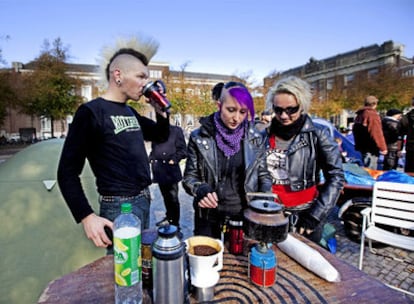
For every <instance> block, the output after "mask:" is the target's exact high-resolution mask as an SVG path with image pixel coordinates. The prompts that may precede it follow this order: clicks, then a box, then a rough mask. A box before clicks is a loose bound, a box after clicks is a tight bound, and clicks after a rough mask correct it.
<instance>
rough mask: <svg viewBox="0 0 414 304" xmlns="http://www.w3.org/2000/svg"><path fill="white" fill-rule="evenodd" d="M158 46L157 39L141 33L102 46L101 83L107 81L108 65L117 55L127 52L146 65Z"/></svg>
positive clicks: (104, 83) (106, 82) (105, 83)
mask: <svg viewBox="0 0 414 304" xmlns="http://www.w3.org/2000/svg"><path fill="white" fill-rule="evenodd" d="M158 47H159V43H158V41H156V40H155V39H154V38H152V37H148V36H143V35H142V34H139V35H136V36H133V37H128V38H118V39H117V41H116V44H115V45H112V46H109V45H107V46H104V47H103V48H102V51H101V56H100V57H101V58H100V64H99V70H100V75H101V77H100V79H101V82H102V84H103V85H107V84H108V81H109V66H110V65H111V63H112V62H113V61H114V59H115V58H116V57H118V56H119V55H123V54H127V55H131V56H134V57H135V58H137V59H139V60H140V61H141V62H142V63H143V64H144V65H148V64H149V62H150V61H151V58H152V57H153V56H154V55H155V53H156V52H157V50H158Z"/></svg>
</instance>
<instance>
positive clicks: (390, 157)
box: [382, 150, 398, 170]
mask: <svg viewBox="0 0 414 304" xmlns="http://www.w3.org/2000/svg"><path fill="white" fill-rule="evenodd" d="M397 166H398V156H397V151H389V150H388V153H387V155H385V156H384V165H383V167H382V169H383V170H392V169H394V170H395V169H397Z"/></svg>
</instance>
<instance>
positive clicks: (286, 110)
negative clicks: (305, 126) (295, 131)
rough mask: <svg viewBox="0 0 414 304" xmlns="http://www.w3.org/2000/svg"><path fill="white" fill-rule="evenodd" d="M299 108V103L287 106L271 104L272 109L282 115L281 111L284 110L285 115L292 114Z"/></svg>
mask: <svg viewBox="0 0 414 304" xmlns="http://www.w3.org/2000/svg"><path fill="white" fill-rule="evenodd" d="M299 108H300V106H299V105H297V106H296V107H287V108H281V107H275V106H273V111H274V112H275V113H276V114H277V115H282V113H283V112H285V113H286V114H287V115H292V114H295V113H296V112H297V111H299Z"/></svg>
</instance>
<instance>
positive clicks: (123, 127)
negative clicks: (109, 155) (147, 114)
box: [111, 115, 141, 134]
mask: <svg viewBox="0 0 414 304" xmlns="http://www.w3.org/2000/svg"><path fill="white" fill-rule="evenodd" d="M111 120H112V122H113V124H114V126H115V129H114V133H115V134H118V133H121V132H123V131H132V130H134V131H136V130H140V129H141V126H140V125H139V122H138V119H137V118H136V117H135V116H123V115H119V116H111Z"/></svg>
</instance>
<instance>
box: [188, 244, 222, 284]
mask: <svg viewBox="0 0 414 304" xmlns="http://www.w3.org/2000/svg"><path fill="white" fill-rule="evenodd" d="M185 243H186V246H187V255H188V260H189V264H190V276H191V284H192V285H193V286H196V287H203V288H204V287H211V286H214V285H215V284H217V282H218V280H219V279H220V275H219V273H218V272H219V271H220V270H221V269H223V251H224V246H223V243H222V242H221V241H220V240H218V239H213V238H211V237H208V236H192V237H190V238H188V239H187V240H185ZM200 245H203V246H209V247H212V248H214V249H215V250H216V251H217V253H215V254H212V255H208V256H201V255H195V254H194V247H196V246H200Z"/></svg>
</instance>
